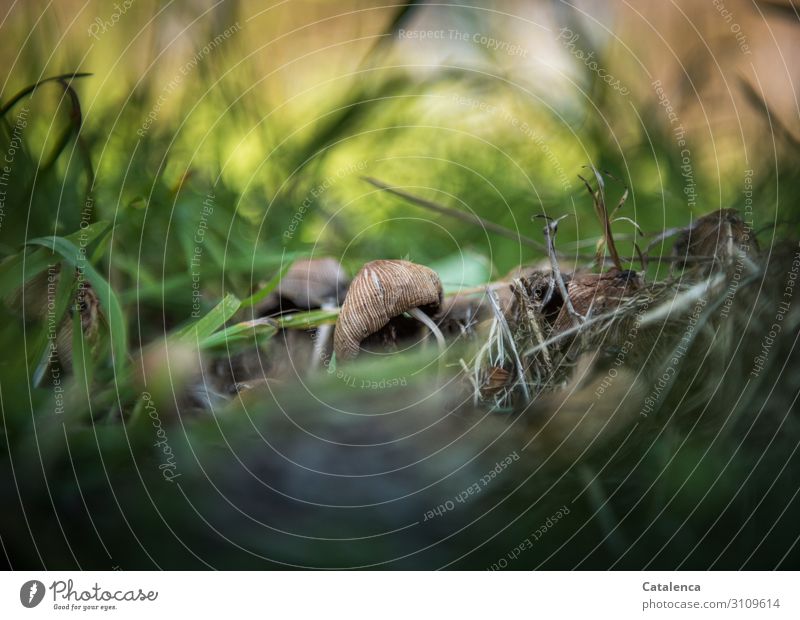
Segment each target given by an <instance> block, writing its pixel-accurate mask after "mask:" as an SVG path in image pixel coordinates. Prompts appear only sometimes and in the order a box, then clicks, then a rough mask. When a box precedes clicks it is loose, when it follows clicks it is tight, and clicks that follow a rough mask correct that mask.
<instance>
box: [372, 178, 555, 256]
mask: <svg viewBox="0 0 800 620" xmlns="http://www.w3.org/2000/svg"><path fill="white" fill-rule="evenodd" d="M361 178H363V179H364V180H365V181H366V182H367V183H369V184H371V185H374V186H375V187H377V188H379V189H382V190H385V191H387V192H389V193H390V194H394V195H395V196H399V197H400V198H403V199H404V200H407V201H408V202H411V203H413V204H415V205H417V206H419V207H424V208H426V209H429V210H431V211H434V212H436V213H440V214H442V215H447V216H450V217H454V218H457V219H459V220H461V221H462V222H468V223H470V224H475V225H478V226H480V227H482V228H484V229H486V230H488V231H491V232H493V233H495V234H498V235H502V236H503V237H507V238H508V239H513V240H514V241H519V242H520V243H524V244H525V245H529V246H531V247H534V248H536V249H538V250H544V249H545V247H544V246H543V245H542V244H541V243H539V242H538V241H536V240H534V239H531V238H530V237H526V236H525V235H521V234H520V233H518V232H514V231H513V230H511V229H509V228H506V227H505V226H501V225H500V224H495V223H494V222H490V221H489V220H486V219H484V218H482V217H481V216H480V215H475V214H474V213H465V212H464V211H459V210H458V209H454V208H452V207H445V206H444V205H440V204H437V203H435V202H433V201H431V200H427V199H425V198H420V197H419V196H415V195H413V194H409V193H408V192H405V191H403V190H401V189H397V188H395V187H392V186H391V185H389V184H387V183H384V182H383V181H379V180H378V179H374V178H372V177H361Z"/></svg>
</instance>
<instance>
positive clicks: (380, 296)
mask: <svg viewBox="0 0 800 620" xmlns="http://www.w3.org/2000/svg"><path fill="white" fill-rule="evenodd" d="M441 304H442V283H441V281H440V280H439V276H438V275H436V272H435V271H433V270H432V269H429V268H428V267H424V266H422V265H417V264H414V263H411V262H408V261H404V260H376V261H372V262H370V263H367V264H366V265H364V266H363V267H362V268H361V270H360V271H359V272H358V274H357V275H356V277H355V278H354V279H353V282H352V284H351V285H350V289H349V290H348V292H347V297H345V300H344V304H343V305H342V309H341V312H340V313H339V318H338V320H337V321H336V329H335V331H334V336H333V348H334V351H335V352H336V358H337V359H339V360H350V359H353V358H355V357H356V356H357V355H358V352H359V350H360V348H361V343H362V342H363V341H364V340H365V339H366V338H368V337H369V336H371V335H372V334H375V333H377V332H378V331H380V330H382V329H383V328H384V327H386V326H387V325H389V323H390V321H392V320H393V319H395V318H396V317H400V316H401V315H403V313H408V314H409V315H411V316H412V317H414V318H415V319H417V320H418V321H420V322H421V323H423V324H424V325H425V326H426V327H427V328H428V329H430V330H431V332H432V333H433V334H434V336H435V337H436V340H437V342H438V343H439V346H440V348H442V347H443V346H444V337H443V336H442V334H441V332H440V331H439V328H438V327H437V326H436V323H434V322H433V321H432V320H431V318H430V316H429V315H432V314H435V313H436V312H437V310H438V309H439V307H440V306H441Z"/></svg>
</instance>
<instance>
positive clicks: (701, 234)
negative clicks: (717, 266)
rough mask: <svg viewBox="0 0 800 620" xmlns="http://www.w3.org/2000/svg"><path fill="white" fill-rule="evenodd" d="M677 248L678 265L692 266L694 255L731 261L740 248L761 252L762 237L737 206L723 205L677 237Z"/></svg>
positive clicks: (748, 251) (749, 251)
mask: <svg viewBox="0 0 800 620" xmlns="http://www.w3.org/2000/svg"><path fill="white" fill-rule="evenodd" d="M673 252H674V254H675V256H676V257H677V258H678V259H679V261H680V262H677V263H676V266H678V267H686V266H687V265H689V266H691V265H692V264H693V263H692V262H691V260H692V259H693V258H706V259H712V258H713V259H715V261H720V262H723V263H724V262H728V261H730V260H732V259H734V258H735V257H736V256H737V255H738V254H739V253H740V252H741V253H743V254H745V255H752V254H755V253H756V252H758V241H757V240H756V237H755V235H754V234H753V232H752V230H751V229H750V228H749V226H748V225H747V224H746V223H745V221H744V220H743V219H742V218H741V216H740V215H739V212H738V211H737V210H736V209H719V210H718V211H714V212H713V213H709V214H708V215H704V216H703V217H701V218H698V219H697V221H696V222H694V223H693V224H692V225H691V226H689V227H688V228H686V229H684V231H683V232H682V233H681V235H680V236H679V237H678V239H677V240H676V241H675V245H674V247H673Z"/></svg>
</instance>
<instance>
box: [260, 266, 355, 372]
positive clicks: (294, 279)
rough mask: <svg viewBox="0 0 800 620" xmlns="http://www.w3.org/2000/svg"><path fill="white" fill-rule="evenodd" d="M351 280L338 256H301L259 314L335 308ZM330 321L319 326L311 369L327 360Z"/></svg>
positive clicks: (269, 296) (263, 303) (262, 305)
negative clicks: (311, 257) (302, 257)
mask: <svg viewBox="0 0 800 620" xmlns="http://www.w3.org/2000/svg"><path fill="white" fill-rule="evenodd" d="M349 284H350V278H348V276H347V273H346V272H345V270H344V268H343V267H342V265H341V264H340V263H339V261H338V260H336V259H335V258H330V257H325V258H314V259H301V260H298V261H296V262H295V263H294V264H293V265H292V266H291V267H289V270H288V271H287V272H286V274H285V275H284V276H283V278H281V282H280V284H279V285H278V289H277V290H275V291H273V292H272V293H270V294H269V295H268V296H267V297H266V298H265V299H264V300H263V301H262V302H261V303H260V304H259V306H258V314H259V315H260V316H264V315H273V314H281V313H283V312H286V311H290V310H314V309H316V308H321V309H323V310H327V309H331V308H336V307H338V305H339V300H340V299H342V298H343V297H344V294H345V292H346V291H347V286H348V285H349ZM330 334H331V325H327V324H326V325H322V326H320V327H319V328H318V329H317V331H316V335H315V337H314V349H313V353H312V355H311V361H310V369H311V370H314V369H316V368H317V367H318V366H319V364H320V362H321V361H323V360H324V358H325V355H326V349H327V348H328V342H329V340H330Z"/></svg>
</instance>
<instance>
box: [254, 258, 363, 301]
mask: <svg viewBox="0 0 800 620" xmlns="http://www.w3.org/2000/svg"><path fill="white" fill-rule="evenodd" d="M349 282H350V279H349V278H348V277H347V273H345V270H344V268H343V267H342V265H341V264H340V263H339V261H337V260H336V259H335V258H314V259H300V260H298V261H295V263H294V264H293V265H292V266H291V267H289V271H287V272H286V274H285V275H284V276H283V278H282V279H281V282H280V284H279V285H278V288H277V290H275V291H273V292H272V293H270V294H269V295H268V296H267V297H266V298H265V299H264V300H263V301H262V302H261V303H260V304H259V306H258V310H259V313H261V314H264V313H268V312H272V311H275V310H278V309H279V308H280V307H281V305H282V303H281V302H282V301H288V302H289V303H291V304H292V305H293V306H294V307H296V308H300V309H303V310H311V309H313V308H319V307H321V306H322V304H323V303H325V302H326V301H331V302H333V303H334V304H335V305H338V299H339V298H340V297H342V296H343V294H344V292H345V290H346V289H347V285H348V284H349Z"/></svg>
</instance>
